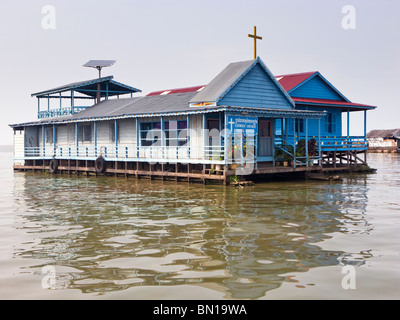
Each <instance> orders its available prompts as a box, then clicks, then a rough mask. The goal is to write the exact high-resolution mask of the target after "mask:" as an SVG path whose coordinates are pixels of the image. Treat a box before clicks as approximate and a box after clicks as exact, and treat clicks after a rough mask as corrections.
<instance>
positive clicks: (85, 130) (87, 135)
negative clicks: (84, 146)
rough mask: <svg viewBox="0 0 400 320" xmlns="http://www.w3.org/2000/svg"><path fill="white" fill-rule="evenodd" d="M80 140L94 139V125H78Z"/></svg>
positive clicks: (88, 140)
mask: <svg viewBox="0 0 400 320" xmlns="http://www.w3.org/2000/svg"><path fill="white" fill-rule="evenodd" d="M78 140H79V141H81V142H90V141H92V126H91V125H90V124H85V125H81V126H79V127H78Z"/></svg>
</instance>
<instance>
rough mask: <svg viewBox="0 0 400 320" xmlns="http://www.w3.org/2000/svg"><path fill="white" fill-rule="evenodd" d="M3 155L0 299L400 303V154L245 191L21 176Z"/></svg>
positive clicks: (0, 168)
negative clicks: (330, 178)
mask: <svg viewBox="0 0 400 320" xmlns="http://www.w3.org/2000/svg"><path fill="white" fill-rule="evenodd" d="M0 155H1V158H0V159H1V160H0V177H1V191H0V235H1V236H0V268H1V272H0V284H1V286H0V298H2V299H21V298H22V299H52V298H54V299H70V298H74V299H96V298H102V299H304V298H305V299H321V298H322V299H380V298H384V299H399V298H400V290H399V284H400V281H399V280H400V271H399V266H400V264H399V263H400V241H399V240H400V233H399V226H400V197H399V193H400V192H399V191H400V156H399V155H388V154H371V155H369V162H370V165H371V166H372V167H374V168H377V169H378V171H377V173H376V174H369V175H363V174H361V175H360V174H358V175H344V176H343V178H344V181H343V182H318V181H308V182H305V181H296V182H271V183H262V184H257V185H256V186H255V187H247V188H244V189H235V188H233V187H223V186H203V185H193V184H192V185H189V184H186V183H174V182H161V181H148V180H139V181H138V180H136V179H134V178H128V179H125V178H91V177H89V178H87V177H79V178H77V177H74V176H71V177H68V176H52V175H46V174H41V173H14V172H13V171H12V170H11V167H12V154H11V153H9V152H4V151H3V152H1V154H0ZM344 266H352V267H354V270H355V280H354V281H355V284H356V287H355V289H348V290H345V289H344V287H343V285H342V280H343V278H344V277H345V274H344V273H342V271H343V267H344ZM49 267H50V270H53V272H54V273H52V274H51V276H52V278H51V279H52V282H48V281H47V280H48V278H46V276H47V275H49V273H48V272H49V271H48V270H49V269H48V268H49ZM45 280H46V281H45ZM46 284H51V285H48V286H47V287H46ZM49 287H50V288H49Z"/></svg>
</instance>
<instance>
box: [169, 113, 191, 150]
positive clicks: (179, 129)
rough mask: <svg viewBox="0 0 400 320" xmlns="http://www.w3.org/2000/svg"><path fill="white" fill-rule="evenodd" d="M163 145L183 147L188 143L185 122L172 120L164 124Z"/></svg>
mask: <svg viewBox="0 0 400 320" xmlns="http://www.w3.org/2000/svg"><path fill="white" fill-rule="evenodd" d="M164 130H165V145H166V146H171V147H176V146H185V145H186V144H187V142H188V132H187V120H172V121H166V122H165V123H164Z"/></svg>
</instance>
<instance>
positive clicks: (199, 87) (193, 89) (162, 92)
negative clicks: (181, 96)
mask: <svg viewBox="0 0 400 320" xmlns="http://www.w3.org/2000/svg"><path fill="white" fill-rule="evenodd" d="M204 87H205V85H203V86H195V87H187V88H178V89H169V90H161V91H154V92H151V93H149V94H148V95H147V96H160V95H164V94H175V93H186V92H195V91H200V90H201V89H203V88H204Z"/></svg>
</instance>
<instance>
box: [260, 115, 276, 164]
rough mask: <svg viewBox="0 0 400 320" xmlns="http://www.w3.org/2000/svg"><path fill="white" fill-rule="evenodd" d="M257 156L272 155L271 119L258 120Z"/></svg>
mask: <svg viewBox="0 0 400 320" xmlns="http://www.w3.org/2000/svg"><path fill="white" fill-rule="evenodd" d="M258 133H259V135H258V157H272V156H273V154H274V153H273V123H272V121H271V120H259V123H258Z"/></svg>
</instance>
